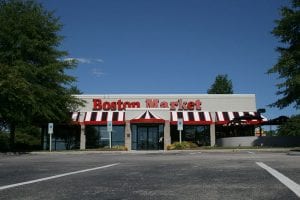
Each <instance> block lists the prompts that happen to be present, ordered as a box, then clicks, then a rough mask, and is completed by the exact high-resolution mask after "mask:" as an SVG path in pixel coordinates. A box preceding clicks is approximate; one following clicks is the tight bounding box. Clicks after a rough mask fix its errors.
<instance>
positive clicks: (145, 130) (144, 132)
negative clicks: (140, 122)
mask: <svg viewBox="0 0 300 200" xmlns="http://www.w3.org/2000/svg"><path fill="white" fill-rule="evenodd" d="M137 149H138V150H158V149H159V131H158V127H157V126H139V127H138V129H137Z"/></svg>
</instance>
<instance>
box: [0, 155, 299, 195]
mask: <svg viewBox="0 0 300 200" xmlns="http://www.w3.org/2000/svg"><path fill="white" fill-rule="evenodd" d="M265 166H267V167H265ZM269 168H270V169H272V170H274V171H275V172H278V173H279V174H280V176H279V178H278V177H276V175H275V174H272V170H271V171H268V169H269ZM281 175H282V176H283V177H284V178H282V177H281ZM280 177H281V178H280ZM285 178H287V179H285ZM283 179H284V180H285V181H286V182H285V181H282V180H283ZM289 181H290V182H289ZM299 183H300V155H299V154H289V153H287V152H282V151H278V152H266V151H264V152H260V151H252V150H240V151H230V150H229V151H173V152H161V151H157V152H104V153H103V152H101V153H97V152H63V153H56V152H54V153H31V154H21V155H7V154H1V155H0V199H3V200H4V199H5V200H9V199H14V200H16V199H30V200H32V199H33V200H34V199H39V200H40V199H55V200H57V199H75V200H76V199H124V200H125V199H139V200H140V199H157V200H158V199H159V200H161V199H172V200H174V199H205V200H210V199H222V200H223V199H230V200H232V199H239V200H240V199H264V200H266V199H284V200H286V199H289V200H293V199H300V196H299V195H300V193H299V195H298V194H297V191H298V190H299V188H300V186H299ZM293 184H294V185H293ZM293 186H294V189H293ZM299 192H300V190H299Z"/></svg>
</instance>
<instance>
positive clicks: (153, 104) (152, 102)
mask: <svg viewBox="0 0 300 200" xmlns="http://www.w3.org/2000/svg"><path fill="white" fill-rule="evenodd" d="M158 103H159V100H158V99H146V108H158Z"/></svg>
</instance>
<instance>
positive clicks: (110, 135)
mask: <svg viewBox="0 0 300 200" xmlns="http://www.w3.org/2000/svg"><path fill="white" fill-rule="evenodd" d="M109 148H111V131H109Z"/></svg>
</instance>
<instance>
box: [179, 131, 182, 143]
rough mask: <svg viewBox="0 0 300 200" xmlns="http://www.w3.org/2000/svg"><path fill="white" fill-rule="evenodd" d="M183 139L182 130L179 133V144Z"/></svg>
mask: <svg viewBox="0 0 300 200" xmlns="http://www.w3.org/2000/svg"><path fill="white" fill-rule="evenodd" d="M181 141H182V139H181V130H180V131H179V143H181Z"/></svg>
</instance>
